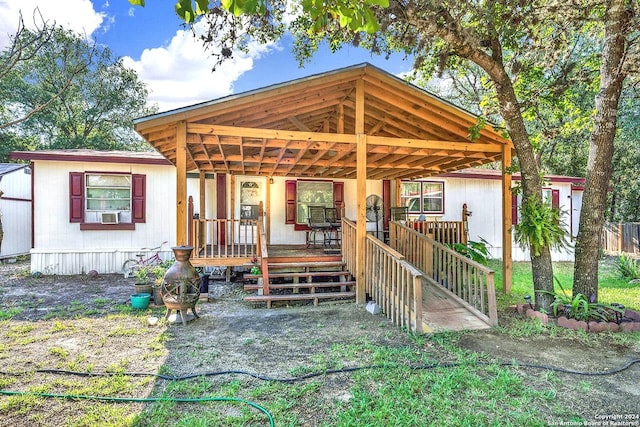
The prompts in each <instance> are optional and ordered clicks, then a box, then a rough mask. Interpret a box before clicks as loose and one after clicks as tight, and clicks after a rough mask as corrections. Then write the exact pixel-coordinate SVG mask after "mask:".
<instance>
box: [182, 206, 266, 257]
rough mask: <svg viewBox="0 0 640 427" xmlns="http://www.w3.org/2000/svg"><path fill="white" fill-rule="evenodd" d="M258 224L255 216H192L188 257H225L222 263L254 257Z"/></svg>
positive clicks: (255, 254) (255, 255)
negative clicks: (190, 255) (247, 217)
mask: <svg viewBox="0 0 640 427" xmlns="http://www.w3.org/2000/svg"><path fill="white" fill-rule="evenodd" d="M257 224H258V220H255V219H253V220H251V219H228V218H222V219H207V218H194V219H193V220H192V230H191V231H192V235H191V236H192V237H191V242H192V243H191V244H192V245H193V247H194V251H193V255H192V257H191V259H193V260H198V259H215V260H224V261H225V263H226V264H225V265H239V264H244V263H246V259H247V258H249V259H251V258H254V257H257V249H256V246H257V243H258V231H257Z"/></svg>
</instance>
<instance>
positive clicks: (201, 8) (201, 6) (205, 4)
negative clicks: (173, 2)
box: [196, 0, 209, 15]
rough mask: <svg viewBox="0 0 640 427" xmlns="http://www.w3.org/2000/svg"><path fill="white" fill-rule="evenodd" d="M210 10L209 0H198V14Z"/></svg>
mask: <svg viewBox="0 0 640 427" xmlns="http://www.w3.org/2000/svg"><path fill="white" fill-rule="evenodd" d="M208 10H209V0H196V15H204V14H205V13H207V11H208Z"/></svg>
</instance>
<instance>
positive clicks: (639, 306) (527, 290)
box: [488, 260, 640, 310]
mask: <svg viewBox="0 0 640 427" xmlns="http://www.w3.org/2000/svg"><path fill="white" fill-rule="evenodd" d="M488 266H489V268H491V269H492V270H493V271H494V272H495V282H496V295H497V298H498V309H499V310H504V309H507V308H508V307H509V306H511V305H514V304H521V303H523V302H524V296H525V295H532V296H533V274H532V272H531V263H529V262H514V263H513V273H512V288H511V293H510V294H508V295H505V294H504V293H503V292H502V262H501V261H500V260H491V261H489V265H488ZM553 274H554V276H555V277H556V279H557V280H558V281H559V282H560V284H561V285H562V287H563V288H564V289H565V290H566V291H567V292H570V291H571V287H572V284H573V263H572V262H556V263H553ZM598 276H599V277H598V279H599V280H598V300H599V301H600V302H603V303H612V302H617V303H620V304H623V305H624V306H625V307H627V308H630V309H633V310H640V286H639V285H637V284H636V285H633V284H629V283H628V280H626V279H622V278H620V277H619V276H618V273H617V271H616V268H615V266H614V265H613V263H611V262H610V261H608V262H607V261H604V260H603V261H601V262H600V266H599V273H598ZM556 292H562V291H561V289H560V288H559V287H558V285H557V284H556Z"/></svg>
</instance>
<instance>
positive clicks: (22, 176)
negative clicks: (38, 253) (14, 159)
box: [0, 167, 31, 259]
mask: <svg viewBox="0 0 640 427" xmlns="http://www.w3.org/2000/svg"><path fill="white" fill-rule="evenodd" d="M29 172H31V169H30V168H28V167H25V168H22V169H18V170H15V171H13V172H8V173H6V174H5V175H2V177H1V178H0V190H2V191H3V192H4V194H3V196H2V198H0V215H1V216H2V229H3V232H4V236H3V239H2V246H1V247H0V259H2V258H10V257H14V256H17V255H22V254H28V253H29V249H31V174H30V173H29ZM11 199H19V200H11Z"/></svg>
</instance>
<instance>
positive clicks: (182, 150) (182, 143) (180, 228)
mask: <svg viewBox="0 0 640 427" xmlns="http://www.w3.org/2000/svg"><path fill="white" fill-rule="evenodd" d="M186 244H187V123H186V122H185V121H184V120H182V121H179V122H178V123H177V124H176V245H178V246H182V245H186Z"/></svg>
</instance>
